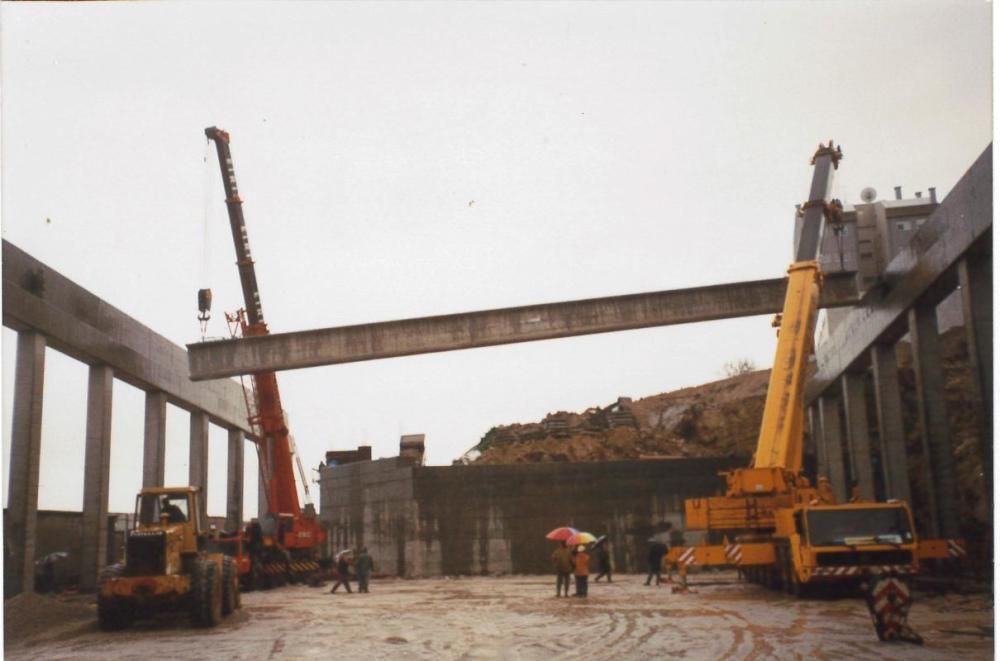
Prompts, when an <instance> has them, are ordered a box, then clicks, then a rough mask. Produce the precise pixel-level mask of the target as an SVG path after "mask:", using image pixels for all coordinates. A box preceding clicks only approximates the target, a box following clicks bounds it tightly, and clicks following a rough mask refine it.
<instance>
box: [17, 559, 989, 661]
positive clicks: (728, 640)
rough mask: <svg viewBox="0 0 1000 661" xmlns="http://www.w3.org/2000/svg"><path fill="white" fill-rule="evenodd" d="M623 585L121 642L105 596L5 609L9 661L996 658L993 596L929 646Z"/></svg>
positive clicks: (795, 607)
mask: <svg viewBox="0 0 1000 661" xmlns="http://www.w3.org/2000/svg"><path fill="white" fill-rule="evenodd" d="M642 580H643V577H640V576H634V575H633V576H620V577H618V578H617V579H616V580H615V582H614V583H612V584H610V585H607V584H604V583H599V584H597V585H592V586H591V590H590V596H589V598H587V599H586V600H582V599H576V598H572V597H570V598H568V599H566V598H563V599H556V598H555V597H554V586H553V585H552V583H553V581H551V580H549V579H548V578H546V577H537V576H530V577H529V576H520V577H506V578H455V579H425V580H398V579H388V580H377V581H373V583H372V588H371V593H370V594H367V595H363V594H343V593H341V592H339V591H338V593H337V594H334V595H331V594H329V593H328V590H327V589H317V588H308V587H304V586H293V587H287V588H282V589H279V590H273V591H270V592H251V593H247V594H244V596H243V611H242V612H241V613H239V614H237V615H236V616H234V617H230V618H228V619H227V620H225V621H224V622H223V624H222V625H220V626H219V627H217V628H215V629H211V630H194V629H191V628H189V627H188V625H187V621H186V618H184V617H179V616H161V617H159V618H157V619H154V620H147V621H143V622H139V623H137V624H136V625H134V626H133V627H132V628H131V629H129V630H127V631H123V632H119V633H104V632H101V631H100V630H98V628H97V624H96V612H95V607H94V606H93V605H92V602H93V597H90V598H88V597H83V596H78V597H70V598H66V597H55V598H50V597H42V596H33V595H32V596H27V598H25V597H23V596H22V597H18V598H15V599H14V600H11V601H8V602H7V603H6V604H5V623H6V631H5V634H6V644H5V655H6V658H8V659H115V660H116V659H154V658H183V659H309V658H324V659H325V658H334V657H336V658H346V659H546V660H547V659H553V658H555V659H561V658H566V659H569V658H573V659H650V658H684V659H768V658H778V659H846V658H864V659H873V658H885V659H989V658H992V657H993V637H992V636H993V628H992V627H993V608H992V603H990V602H989V601H988V600H987V598H986V597H984V596H983V595H943V596H928V595H921V596H920V598H919V601H918V602H917V604H916V605H915V606H914V609H913V612H912V613H911V617H910V621H911V624H913V626H914V627H915V628H916V629H917V630H918V631H919V632H920V633H921V634H922V635H923V636H924V638H925V639H926V643H925V645H924V646H923V647H916V646H913V645H909V644H904V643H897V644H889V643H880V642H878V640H877V639H876V637H875V634H874V631H873V629H872V627H871V624H870V622H869V619H868V615H867V611H866V609H865V607H864V604H863V603H862V602H861V601H860V600H855V599H839V600H825V601H824V600H794V599H792V598H790V597H786V596H784V595H782V594H779V593H773V592H768V591H766V590H764V589H762V588H759V587H757V586H753V585H747V584H742V583H738V582H737V581H736V576H735V574H732V573H724V574H712V575H702V576H695V577H693V581H692V584H693V586H694V589H695V592H694V593H689V594H673V593H671V591H670V589H669V587H661V588H655V587H645V586H644V585H643V584H642Z"/></svg>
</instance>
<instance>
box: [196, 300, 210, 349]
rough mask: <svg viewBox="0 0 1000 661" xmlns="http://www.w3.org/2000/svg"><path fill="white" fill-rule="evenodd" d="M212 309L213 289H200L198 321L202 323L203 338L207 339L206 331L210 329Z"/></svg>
mask: <svg viewBox="0 0 1000 661" xmlns="http://www.w3.org/2000/svg"><path fill="white" fill-rule="evenodd" d="M211 310H212V290H211V289H199V290H198V321H199V322H200V324H201V339H202V341H204V340H205V332H206V331H207V330H208V320H209V319H210V318H211V316H212V315H211V314H210V313H211Z"/></svg>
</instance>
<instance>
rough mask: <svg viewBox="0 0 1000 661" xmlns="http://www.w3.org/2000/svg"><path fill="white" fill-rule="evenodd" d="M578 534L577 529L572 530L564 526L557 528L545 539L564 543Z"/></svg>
mask: <svg viewBox="0 0 1000 661" xmlns="http://www.w3.org/2000/svg"><path fill="white" fill-rule="evenodd" d="M577 532H579V531H578V530H577V529H576V528H570V527H569V526H562V527H561V528H556V529H555V530H553V531H552V532H550V533H549V534H548V535H546V536H545V539H551V540H552V541H553V542H564V541H566V540H567V539H568V538H570V537H572V536H573V535H575V534H576V533H577Z"/></svg>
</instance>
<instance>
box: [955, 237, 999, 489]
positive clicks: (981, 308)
mask: <svg viewBox="0 0 1000 661" xmlns="http://www.w3.org/2000/svg"><path fill="white" fill-rule="evenodd" d="M958 283H959V285H960V286H961V292H962V311H963V313H964V317H965V333H966V345H967V346H968V348H969V366H970V368H971V369H972V375H973V382H974V384H975V386H976V390H977V392H976V398H977V399H978V400H979V407H978V408H979V410H980V412H981V415H980V416H979V438H980V439H981V440H980V453H981V455H982V462H983V487H984V491H985V494H986V501H987V502H988V503H992V502H993V498H992V496H991V494H992V493H993V256H992V255H976V256H974V257H973V256H970V257H966V258H964V259H962V260H961V261H959V263H958Z"/></svg>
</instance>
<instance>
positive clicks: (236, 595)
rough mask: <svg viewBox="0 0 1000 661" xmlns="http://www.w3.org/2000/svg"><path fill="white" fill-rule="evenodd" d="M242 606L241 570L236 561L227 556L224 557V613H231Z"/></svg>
mask: <svg viewBox="0 0 1000 661" xmlns="http://www.w3.org/2000/svg"><path fill="white" fill-rule="evenodd" d="M240 606H241V604H240V579H239V571H238V570H237V568H236V561H235V560H233V559H232V558H230V557H229V556H225V557H224V558H223V559H222V614H223V615H229V614H230V613H232V612H233V611H235V610H239V608H240Z"/></svg>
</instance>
